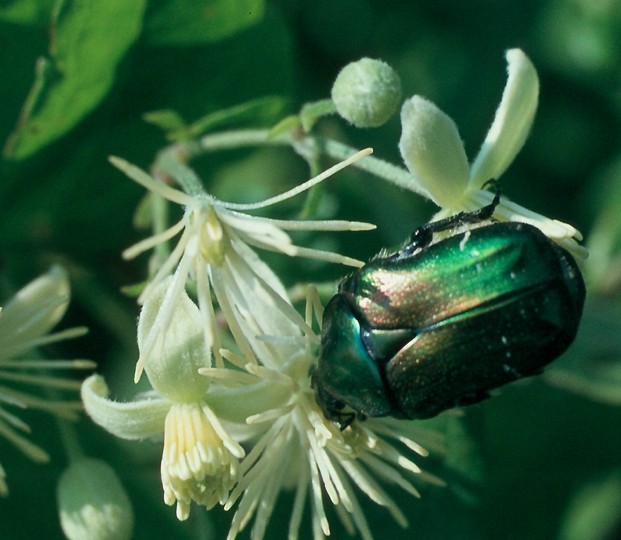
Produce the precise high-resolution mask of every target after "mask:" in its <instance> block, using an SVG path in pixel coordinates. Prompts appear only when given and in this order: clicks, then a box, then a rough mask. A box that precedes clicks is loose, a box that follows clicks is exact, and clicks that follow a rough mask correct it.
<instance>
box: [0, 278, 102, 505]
mask: <svg viewBox="0 0 621 540" xmlns="http://www.w3.org/2000/svg"><path fill="white" fill-rule="evenodd" d="M68 303H69V282H68V280H67V276H66V274H65V272H64V270H63V269H61V268H60V267H54V268H52V269H51V270H50V271H49V272H48V273H47V274H45V275H43V276H41V277H39V278H37V279H35V280H34V281H32V282H30V283H29V284H28V285H26V286H25V287H23V288H22V289H21V290H20V291H18V292H17V294H16V295H15V296H14V297H13V298H12V299H11V300H10V301H9V302H8V303H7V304H6V305H5V306H4V308H1V311H0V380H2V381H3V385H2V386H0V436H2V437H4V438H5V439H6V440H7V441H8V442H10V443H11V444H12V445H14V446H15V447H16V448H18V449H19V450H20V451H21V452H23V453H24V455H26V456H27V457H28V458H30V459H31V460H32V461H34V462H36V463H45V462H47V461H49V456H48V454H47V452H46V451H45V450H44V449H43V448H41V447H40V446H38V445H36V444H35V443H33V442H32V441H31V440H30V439H28V437H27V435H28V434H29V432H30V428H29V427H28V424H26V423H25V422H23V421H22V420H21V419H20V418H19V417H18V416H16V415H15V414H14V413H13V412H12V410H13V409H15V408H17V409H35V410H40V411H44V412H47V413H51V414H54V415H56V416H58V417H60V418H65V419H71V420H73V419H76V418H77V415H78V411H79V410H80V409H81V408H82V404H81V403H80V402H79V401H78V400H76V399H69V400H65V399H62V393H64V392H65V391H69V392H77V391H78V390H79V388H80V383H79V381H76V380H74V379H72V378H69V377H66V378H65V377H59V376H58V375H57V374H58V373H59V372H61V371H62V370H67V369H70V370H74V369H92V368H93V367H95V364H94V363H93V362H90V361H88V360H54V359H42V358H40V357H39V356H38V355H37V354H36V352H35V349H36V348H37V347H41V346H43V345H48V344H50V343H55V342H58V341H60V340H64V339H69V338H73V337H77V336H80V335H82V334H84V332H85V329H84V328H72V329H69V330H64V331H62V332H57V333H53V334H48V332H49V331H50V330H51V329H52V328H53V327H54V326H56V324H57V323H58V322H59V321H60V319H61V318H62V317H63V315H64V313H65V311H66V309H67V305H68ZM33 389H39V392H33ZM41 391H42V392H43V393H41ZM5 478H6V476H5V471H4V469H3V468H2V466H1V465H0V495H3V496H6V495H7V494H8V488H7V484H6V480H5Z"/></svg>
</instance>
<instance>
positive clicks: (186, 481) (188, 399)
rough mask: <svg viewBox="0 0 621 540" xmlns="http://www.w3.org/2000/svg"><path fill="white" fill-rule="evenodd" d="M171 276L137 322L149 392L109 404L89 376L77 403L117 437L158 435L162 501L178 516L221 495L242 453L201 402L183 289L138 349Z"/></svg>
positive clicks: (199, 362)
mask: <svg viewBox="0 0 621 540" xmlns="http://www.w3.org/2000/svg"><path fill="white" fill-rule="evenodd" d="M172 279H173V278H172V277H168V278H166V279H165V280H164V281H162V282H161V283H159V284H158V286H157V287H156V288H155V289H154V291H153V294H151V295H149V297H148V298H147V300H146V301H145V304H144V306H143V308H142V312H141V315H140V321H139V326H138V346H139V349H140V352H141V354H142V355H143V357H144V358H145V371H146V373H147V377H148V379H149V382H150V383H151V385H152V386H153V389H154V392H153V393H151V394H149V395H147V396H144V397H142V398H139V399H137V400H136V401H135V402H133V403H115V402H113V401H110V400H108V399H107V395H108V390H107V386H106V384H105V382H104V380H103V379H102V378H101V377H99V376H96V375H93V376H92V377H90V378H88V379H87V380H86V381H85V382H84V384H83V387H82V400H83V402H84V406H85V409H86V411H87V413H88V414H89V415H90V416H91V417H92V418H93V420H94V421H95V422H96V423H97V424H99V425H101V426H103V427H104V428H106V429H107V430H108V431H110V432H111V433H113V434H114V435H116V436H117V437H120V438H123V439H130V440H131V439H141V438H145V437H152V436H155V435H161V434H162V433H163V435H164V449H163V454H162V462H161V476H162V486H163V489H164V502H165V503H166V504H168V505H173V504H175V503H177V517H178V519H180V520H185V519H187V518H188V516H189V513H190V506H191V503H192V501H194V502H196V503H198V504H201V505H203V506H205V507H206V508H211V507H212V506H214V505H215V504H217V503H218V502H221V503H223V502H224V501H225V500H226V499H227V497H228V493H229V490H230V489H231V488H232V487H233V485H234V484H235V482H236V481H237V468H238V462H239V459H240V458H241V457H243V455H244V451H243V449H242V448H241V446H240V445H239V444H237V443H236V442H235V441H233V440H232V439H231V438H230V437H229V436H228V435H227V433H226V431H225V429H224V428H223V427H222V425H221V423H220V421H219V419H218V417H217V416H216V415H215V414H214V413H213V411H212V410H211V408H210V407H209V405H208V403H207V402H206V401H205V399H204V398H205V394H206V391H207V388H208V381H207V379H205V378H204V377H200V376H199V375H198V368H199V367H201V366H205V365H206V362H207V360H206V359H207V354H206V350H205V342H204V340H203V331H202V318H201V316H200V312H199V309H198V307H197V306H196V304H194V302H193V301H192V300H191V299H190V297H189V296H188V295H187V294H186V293H185V291H181V293H180V298H179V299H178V300H177V301H176V302H175V303H174V306H175V311H174V312H173V316H172V318H171V321H170V323H169V326H168V327H167V328H166V329H165V331H164V335H163V336H162V338H161V340H160V346H159V347H157V348H152V349H151V350H150V351H149V352H148V353H145V352H144V346H145V343H146V342H147V340H148V336H149V335H150V332H151V327H152V325H153V324H154V323H155V321H156V319H157V314H158V311H159V309H160V306H161V304H162V302H163V301H164V297H165V296H166V294H168V291H169V290H170V288H169V282H170V281H172Z"/></svg>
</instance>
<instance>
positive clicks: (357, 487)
mask: <svg viewBox="0 0 621 540" xmlns="http://www.w3.org/2000/svg"><path fill="white" fill-rule="evenodd" d="M302 350H303V349H302ZM316 362H317V358H316V357H315V356H314V355H313V354H311V353H309V351H308V350H307V351H306V352H301V353H299V354H298V355H297V356H295V357H293V358H291V359H290V360H289V362H286V363H284V364H282V365H281V366H280V367H279V369H278V370H272V369H270V368H266V367H263V366H257V365H255V364H251V363H249V364H247V366H246V368H247V371H248V373H249V374H251V375H253V376H254V377H255V378H256V382H255V383H252V384H250V385H249V386H244V387H243V390H242V388H240V389H239V390H236V389H232V390H229V392H230V396H231V400H235V397H236V392H239V393H240V395H242V392H243V395H244V396H247V395H248V393H249V392H252V401H246V403H248V404H251V405H252V406H253V407H254V408H255V410H256V413H255V414H253V415H250V416H248V417H247V418H246V422H247V424H248V426H250V427H254V428H255V429H256V434H255V435H254V436H253V437H252V438H251V439H250V440H249V442H248V443H247V444H248V445H249V446H250V449H249V450H248V451H247V454H246V457H245V458H244V459H243V460H242V461H241V463H240V467H239V479H238V482H237V484H236V485H235V487H234V488H233V490H232V491H231V494H230V497H229V498H228V500H227V501H226V503H225V505H224V509H225V510H230V509H233V508H236V510H235V514H234V516H233V518H232V521H231V527H230V530H229V534H228V536H227V540H234V539H235V538H236V537H237V535H238V534H239V533H240V532H241V531H242V530H243V529H244V528H246V527H247V526H248V525H249V524H250V523H251V522H253V523H252V528H251V534H250V536H251V538H253V540H262V539H263V538H265V537H266V533H267V529H268V524H269V521H270V518H271V515H272V512H273V510H274V507H275V504H276V501H277V499H278V498H279V496H289V497H292V502H291V510H290V514H289V515H290V517H289V524H288V532H287V538H289V539H291V540H295V539H297V538H298V537H299V529H300V525H301V522H302V519H303V516H304V513H305V511H306V509H307V507H310V516H311V523H312V535H313V538H314V539H316V540H321V539H323V538H325V537H327V536H329V535H330V534H331V528H330V523H329V521H328V517H327V512H326V510H327V508H326V507H327V505H330V506H333V507H334V509H335V510H336V513H337V515H338V518H339V519H340V521H341V522H342V524H343V525H344V527H345V529H346V530H347V531H348V533H349V534H354V533H355V532H356V531H358V532H359V533H360V535H361V537H362V538H364V539H367V540H368V539H371V538H372V532H371V530H370V528H369V525H368V523H367V520H366V517H365V513H364V511H363V509H362V506H361V502H360V497H361V496H362V497H368V498H369V499H370V500H371V501H373V502H374V503H376V504H378V505H380V506H382V507H385V508H386V510H387V511H388V513H389V514H390V515H391V516H392V518H394V519H395V520H396V521H397V522H398V523H399V524H400V525H401V526H402V527H406V526H407V525H408V520H407V517H406V514H405V513H403V512H402V511H401V509H400V508H399V505H398V504H397V502H396V501H395V500H394V499H393V498H391V496H390V495H389V494H388V492H387V491H386V490H385V489H384V487H383V486H382V481H383V482H384V483H387V484H392V485H395V486H397V487H398V488H400V489H401V490H402V491H403V492H404V494H408V495H410V496H412V497H419V492H418V490H417V487H416V486H417V485H420V484H421V483H425V482H430V483H435V484H438V485H442V481H441V480H439V479H438V478H436V477H434V476H432V475H429V474H427V473H424V472H423V471H422V470H421V469H420V468H419V466H418V465H417V464H416V463H415V460H414V459H413V458H415V457H420V456H426V455H428V451H427V450H426V449H425V448H424V447H423V446H422V445H421V442H423V443H425V444H428V445H430V446H432V447H433V448H434V449H435V450H438V451H440V450H441V441H440V439H439V437H438V434H437V433H436V432H433V431H431V430H430V429H429V428H426V427H424V426H423V423H421V422H419V423H413V422H399V421H397V420H394V419H369V420H367V421H365V422H354V423H353V424H352V425H350V426H349V427H348V428H347V429H345V430H343V431H341V429H340V428H339V426H338V425H336V424H335V423H334V422H332V421H330V420H327V419H326V417H325V416H324V415H323V412H322V411H321V409H320V408H319V406H318V405H317V401H316V399H315V394H314V391H313V390H312V388H311V386H310V379H309V370H310V366H312V365H315V364H316ZM218 371H219V370H218V369H217V368H208V369H204V370H201V372H202V373H204V374H205V375H208V376H209V375H211V376H213V375H214V374H216V373H217V372H218ZM216 376H217V377H218V378H220V379H222V380H226V379H227V375H225V374H222V373H219V374H217V375H216ZM228 376H229V377H230V378H231V379H234V377H235V375H233V374H230V373H229V374H228ZM246 399H248V398H247V397H246Z"/></svg>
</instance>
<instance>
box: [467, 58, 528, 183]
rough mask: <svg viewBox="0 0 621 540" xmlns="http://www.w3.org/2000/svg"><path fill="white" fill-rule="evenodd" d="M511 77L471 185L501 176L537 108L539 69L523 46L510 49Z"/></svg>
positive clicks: (509, 69) (524, 134) (474, 164)
mask: <svg viewBox="0 0 621 540" xmlns="http://www.w3.org/2000/svg"><path fill="white" fill-rule="evenodd" d="M507 62H508V66H507V71H508V78H507V84H506V86H505V90H504V92H503V94H502V100H501V101H500V105H499V106H498V109H497V110H496V116H495V118H494V122H493V123H492V126H491V127H490V129H489V131H488V132H487V136H486V137H485V141H484V142H483V145H482V146H481V150H480V151H479V155H478V156H477V157H476V159H475V160H474V163H473V164H472V167H471V170H470V189H478V188H480V187H481V186H482V185H483V184H484V183H485V182H487V181H488V180H489V179H491V178H498V177H499V176H500V175H501V174H502V173H503V172H505V170H506V169H507V167H508V166H509V165H510V164H511V162H512V161H513V159H514V158H515V156H516V154H517V153H518V152H519V151H520V150H521V148H522V146H524V141H526V137H527V136H528V133H529V131H530V127H531V125H532V123H533V119H534V117H535V112H536V111H537V102H538V99H539V79H538V77H537V71H536V70H535V68H534V66H533V64H532V63H531V61H530V60H529V59H528V57H527V56H526V55H525V54H524V53H523V52H522V51H521V50H520V49H510V50H509V51H507Z"/></svg>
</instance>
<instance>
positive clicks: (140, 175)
mask: <svg viewBox="0 0 621 540" xmlns="http://www.w3.org/2000/svg"><path fill="white" fill-rule="evenodd" d="M108 159H109V160H110V163H112V165H114V166H115V167H116V168H117V169H119V170H121V171H122V172H124V173H125V174H126V175H127V176H129V177H130V178H131V179H132V180H134V181H135V182H137V183H138V184H140V185H141V186H143V187H145V188H147V189H148V190H149V191H152V192H154V193H157V194H159V195H161V196H162V197H165V198H166V199H168V200H169V201H172V202H175V203H178V204H181V205H184V206H185V205H188V204H190V203H191V202H192V200H193V199H192V197H190V196H189V195H186V194H185V193H183V191H179V190H178V189H174V188H171V187H170V186H167V185H166V184H164V183H162V182H158V181H157V180H155V179H154V178H153V177H152V176H151V175H149V174H147V173H146V172H145V171H143V170H142V169H141V168H140V167H136V165H132V164H131V163H129V161H125V160H124V159H121V158H119V157H116V156H110V157H109V158H108Z"/></svg>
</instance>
